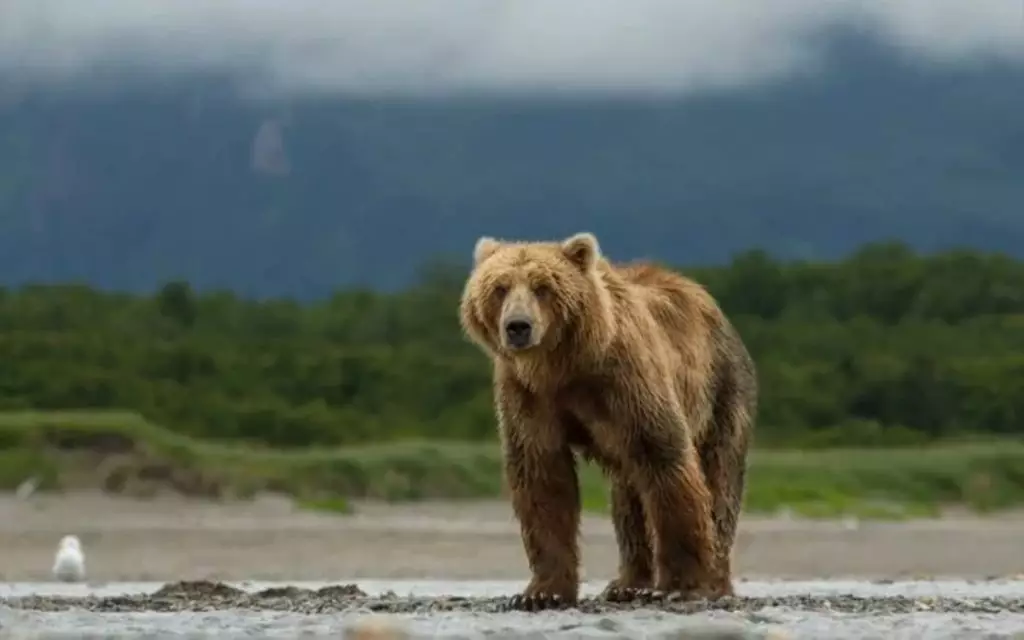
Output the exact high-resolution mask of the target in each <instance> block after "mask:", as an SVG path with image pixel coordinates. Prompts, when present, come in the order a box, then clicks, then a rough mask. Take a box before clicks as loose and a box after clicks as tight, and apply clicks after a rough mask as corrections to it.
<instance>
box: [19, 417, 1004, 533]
mask: <svg viewBox="0 0 1024 640" xmlns="http://www.w3.org/2000/svg"><path fill="white" fill-rule="evenodd" d="M32 476H34V477H36V478H38V479H39V480H40V482H41V486H42V487H43V488H49V489H65V488H85V487H94V488H102V489H105V490H107V491H110V492H114V493H123V494H130V495H147V494H152V493H153V492H156V491H161V490H168V489H171V490H174V491H178V492H181V493H184V494H188V495H199V496H207V497H233V496H239V497H244V496H248V495H252V494H254V493H255V492H258V491H264V490H269V491H278V492H284V493H288V494H291V495H293V496H295V497H296V498H297V499H298V500H299V501H300V502H302V503H305V504H307V505H308V506H311V507H317V508H325V509H331V510H336V511H344V510H345V509H346V508H347V507H346V505H347V502H346V500H347V499H349V498H362V497H371V498H382V499H388V500H417V499H424V498H484V497H495V496H500V495H501V472H500V457H499V452H498V450H497V448H496V447H495V446H492V445H485V444H455V443H439V442H403V443H389V444H380V445H372V446H360V447H346V448H344V449H334V450H309V451H298V452H296V451H287V452H283V451H271V450H258V449H254V448H249V447H238V446H225V445H219V444H213V443H209V442H201V441H197V440H193V439H189V438H186V437H183V436H180V435H177V434H175V433H173V432H170V431H168V430H166V429H162V428H160V427H158V426H156V425H153V424H150V423H149V422H147V421H145V420H144V419H142V418H140V417H139V416H137V415H135V414H131V413H116V412H19V413H3V414H0V488H3V489H12V488H14V487H16V486H17V485H18V484H19V483H21V482H22V481H23V480H25V479H26V478H28V477H32ZM748 478H749V480H748V494H747V509H748V510H750V511H757V512H764V511H777V510H779V509H783V508H789V509H792V510H794V511H796V512H798V513H803V514H806V515H813V516H832V515H837V514H840V513H851V514H857V515H861V516H875V517H902V516H906V515H928V514H931V513H934V512H935V511H936V510H937V508H938V507H939V506H941V505H944V504H960V505H964V506H968V507H970V508H973V509H975V510H981V511H985V510H993V509H999V508H1006V507H1012V506H1016V505H1020V504H1024V443H1021V442H996V443H985V444H961V445H955V446H954V445H946V446H942V447H932V448H915V449H899V450H893V449H889V450H885V449H869V450H852V449H844V450H823V451H808V452H802V451H773V450H758V451H755V452H754V453H753V455H752V458H751V461H750V468H749V473H748ZM582 484H583V495H584V504H585V506H586V507H587V508H588V509H592V510H603V509H605V508H606V499H605V495H606V488H605V483H604V481H603V479H602V478H601V476H600V474H599V473H598V472H597V471H596V470H595V469H593V468H592V467H586V468H585V469H584V470H583V472H582Z"/></svg>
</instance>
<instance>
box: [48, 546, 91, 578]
mask: <svg viewBox="0 0 1024 640" xmlns="http://www.w3.org/2000/svg"><path fill="white" fill-rule="evenodd" d="M53 577H55V578H57V579H58V580H60V581H61V582H80V581H81V580H83V579H85V555H83V554H82V544H81V543H80V542H79V541H78V536H73V535H67V536H64V537H63V538H61V539H60V545H59V546H58V547H57V555H56V557H54V560H53Z"/></svg>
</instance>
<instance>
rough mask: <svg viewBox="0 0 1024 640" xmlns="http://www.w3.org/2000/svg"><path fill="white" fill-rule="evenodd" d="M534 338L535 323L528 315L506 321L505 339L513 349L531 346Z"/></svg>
mask: <svg viewBox="0 0 1024 640" xmlns="http://www.w3.org/2000/svg"><path fill="white" fill-rule="evenodd" d="M532 338H533V323H532V322H530V319H529V318H526V317H515V318H509V319H508V320H506V321H505V341H506V342H507V343H508V346H509V347H511V348H513V349H524V348H526V347H529V346H530V345H531V343H532Z"/></svg>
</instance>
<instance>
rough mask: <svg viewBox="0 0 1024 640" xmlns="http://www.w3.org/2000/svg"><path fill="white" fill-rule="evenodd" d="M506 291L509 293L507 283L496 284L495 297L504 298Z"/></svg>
mask: <svg viewBox="0 0 1024 640" xmlns="http://www.w3.org/2000/svg"><path fill="white" fill-rule="evenodd" d="M506 293H508V287H506V286H505V285H503V284H498V285H495V286H494V295H495V297H497V298H504V297H505V294H506Z"/></svg>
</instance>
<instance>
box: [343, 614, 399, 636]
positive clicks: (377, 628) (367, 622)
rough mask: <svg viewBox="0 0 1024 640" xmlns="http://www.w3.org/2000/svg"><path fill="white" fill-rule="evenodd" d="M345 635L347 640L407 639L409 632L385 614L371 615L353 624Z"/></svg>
mask: <svg viewBox="0 0 1024 640" xmlns="http://www.w3.org/2000/svg"><path fill="white" fill-rule="evenodd" d="M343 637H344V638H346V639H347V640H405V639H406V638H408V637H409V634H408V632H406V631H405V629H403V628H402V627H400V626H399V625H397V624H396V623H394V622H393V621H391V620H388V619H387V618H385V617H383V616H370V617H367V618H363V619H362V620H359V621H357V622H355V623H354V624H352V625H351V626H350V627H349V628H347V629H346V630H345V635H344V636H343Z"/></svg>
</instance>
